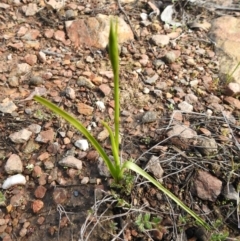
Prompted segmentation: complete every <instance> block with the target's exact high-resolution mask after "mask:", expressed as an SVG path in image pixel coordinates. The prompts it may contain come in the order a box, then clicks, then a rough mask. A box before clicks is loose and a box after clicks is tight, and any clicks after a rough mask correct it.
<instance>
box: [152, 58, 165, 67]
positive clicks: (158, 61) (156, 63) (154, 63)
mask: <svg viewBox="0 0 240 241" xmlns="http://www.w3.org/2000/svg"><path fill="white" fill-rule="evenodd" d="M153 65H154V66H155V67H156V68H159V67H160V66H162V65H165V63H164V62H163V61H162V60H161V59H155V60H154V61H153Z"/></svg>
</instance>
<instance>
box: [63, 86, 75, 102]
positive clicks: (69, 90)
mask: <svg viewBox="0 0 240 241" xmlns="http://www.w3.org/2000/svg"><path fill="white" fill-rule="evenodd" d="M65 93H66V96H67V97H69V98H70V99H71V100H74V99H75V98H76V95H75V91H74V89H73V88H71V87H67V88H66V90H65Z"/></svg>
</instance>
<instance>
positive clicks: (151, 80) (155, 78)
mask: <svg viewBox="0 0 240 241" xmlns="http://www.w3.org/2000/svg"><path fill="white" fill-rule="evenodd" d="M158 77H159V76H158V74H155V75H153V76H152V77H151V78H148V79H146V80H144V82H145V83H146V84H150V85H152V84H155V83H156V81H157V80H158Z"/></svg>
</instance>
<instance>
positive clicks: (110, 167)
mask: <svg viewBox="0 0 240 241" xmlns="http://www.w3.org/2000/svg"><path fill="white" fill-rule="evenodd" d="M34 100H36V101H37V102H39V103H40V104H42V105H44V106H45V107H47V108H48V109H50V110H51V111H53V112H54V113H56V114H58V115H60V116H61V117H62V118H63V119H65V120H66V121H68V122H69V123H70V124H71V125H72V126H74V127H75V128H76V129H77V130H78V131H80V132H81V133H82V134H83V135H84V136H85V137H86V138H87V139H88V140H89V141H90V142H91V144H92V145H93V147H94V148H95V149H96V150H97V151H98V153H99V155H100V156H101V157H102V158H103V160H104V162H105V164H106V165H107V166H108V170H109V171H110V173H111V175H112V177H113V178H114V179H116V180H117V179H118V175H116V170H115V167H114V165H113V163H112V162H111V160H110V158H109V157H108V155H107V153H106V152H105V151H104V150H103V148H102V147H101V145H100V144H99V142H98V141H97V140H96V139H95V138H94V137H93V136H92V135H91V134H90V132H89V131H88V130H87V129H86V128H85V127H84V126H83V125H82V124H81V123H80V122H79V121H78V120H77V119H76V118H74V117H73V116H71V115H70V114H68V113H67V112H66V111H64V110H62V109H60V108H59V107H58V106H56V105H55V104H53V103H52V102H50V101H48V100H46V99H45V98H43V97H40V96H34Z"/></svg>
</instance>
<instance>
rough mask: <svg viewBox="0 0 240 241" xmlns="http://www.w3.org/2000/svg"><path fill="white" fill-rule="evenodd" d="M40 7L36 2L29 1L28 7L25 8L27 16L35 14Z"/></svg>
mask: <svg viewBox="0 0 240 241" xmlns="http://www.w3.org/2000/svg"><path fill="white" fill-rule="evenodd" d="M37 11H38V7H37V4H36V3H29V4H28V5H27V8H26V10H25V15H26V16H33V15H35V14H36V13H37Z"/></svg>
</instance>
